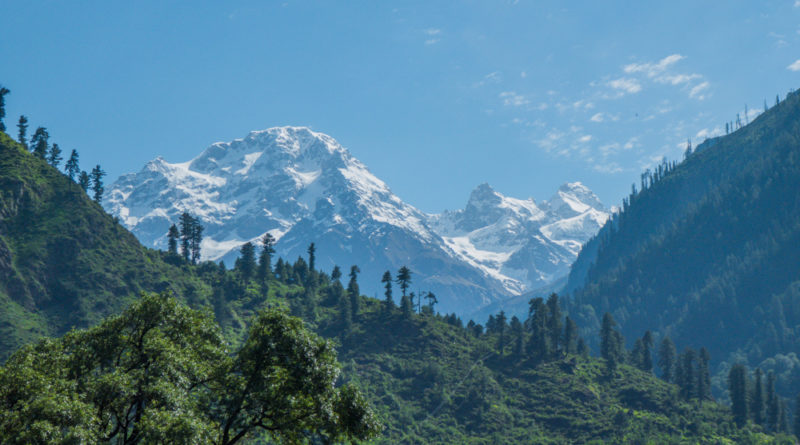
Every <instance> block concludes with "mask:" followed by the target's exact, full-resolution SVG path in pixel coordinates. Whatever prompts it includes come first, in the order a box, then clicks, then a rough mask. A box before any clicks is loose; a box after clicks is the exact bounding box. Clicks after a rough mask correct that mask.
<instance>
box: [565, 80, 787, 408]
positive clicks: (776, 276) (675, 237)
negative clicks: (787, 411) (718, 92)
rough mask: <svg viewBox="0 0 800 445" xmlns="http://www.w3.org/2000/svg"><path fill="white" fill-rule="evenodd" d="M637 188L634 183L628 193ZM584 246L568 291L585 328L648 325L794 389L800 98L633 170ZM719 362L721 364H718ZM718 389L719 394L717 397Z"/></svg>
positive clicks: (722, 370)
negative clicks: (670, 158) (618, 205)
mask: <svg viewBox="0 0 800 445" xmlns="http://www.w3.org/2000/svg"><path fill="white" fill-rule="evenodd" d="M637 186H638V187H637ZM634 188H638V189H639V190H638V191H636V190H634V193H632V194H631V195H630V196H629V197H628V198H627V199H626V200H625V203H624V206H623V210H622V212H621V213H620V214H619V215H617V217H616V218H614V220H613V221H610V222H609V223H608V224H606V226H605V227H604V228H603V229H602V230H601V232H600V234H599V235H598V236H597V237H596V238H595V239H593V240H592V241H591V242H590V243H589V244H587V246H586V247H585V248H584V250H583V252H582V253H581V255H580V257H579V258H578V261H577V262H576V264H575V265H574V266H573V271H572V273H571V275H570V278H569V283H568V285H567V289H568V290H570V291H571V293H572V295H573V297H574V298H573V302H574V306H573V307H572V308H571V313H572V314H573V315H574V316H575V318H576V319H577V320H579V323H581V324H582V325H583V326H584V329H585V332H591V331H592V330H593V329H596V328H597V326H599V323H600V317H601V314H603V313H604V312H606V311H608V312H611V313H612V314H613V315H614V317H615V318H616V320H617V321H618V322H619V323H620V325H621V327H622V331H623V333H625V334H626V335H628V336H630V335H634V334H635V333H638V332H640V331H641V330H643V329H654V330H655V332H656V336H664V335H668V336H670V337H672V339H673V340H675V341H676V343H678V344H684V345H691V346H695V347H696V346H699V345H701V344H702V345H705V346H706V347H707V348H708V349H709V351H710V352H711V356H712V357H714V361H713V363H714V365H715V366H716V369H717V370H718V372H719V377H718V378H717V379H716V381H717V385H716V386H717V389H718V390H720V389H723V388H725V385H727V383H726V382H725V381H724V378H723V377H724V376H727V370H728V368H729V367H730V365H732V364H733V363H743V364H747V365H749V366H750V367H751V369H752V368H753V367H756V366H758V367H760V368H762V369H765V370H769V371H772V372H774V373H775V375H776V376H777V388H778V391H779V392H780V393H782V394H783V395H784V396H786V397H794V394H796V393H797V391H798V390H800V360H798V358H797V355H796V354H797V353H798V352H799V351H798V344H800V343H798V339H799V336H800V249H798V246H800V95H798V94H796V93H794V94H790V95H788V96H787V97H786V99H785V100H784V101H782V102H780V103H776V104H775V106H773V107H772V108H770V109H769V110H765V112H764V113H763V114H761V115H760V116H759V117H758V118H757V119H755V120H754V121H753V122H751V123H750V124H749V125H745V126H743V127H742V128H738V129H736V131H734V132H732V133H731V134H729V135H726V136H722V137H718V138H715V139H711V140H708V141H706V142H705V143H703V144H701V145H700V146H699V147H697V149H696V150H695V151H694V152H690V153H689V154H688V156H687V158H686V159H685V160H684V161H683V162H681V163H680V164H677V163H664V164H662V165H660V166H658V168H657V169H656V170H655V171H653V172H646V173H645V174H643V175H642V181H641V184H637V185H636V186H635V187H634ZM721 362H723V363H721ZM719 394H722V393H721V392H720V391H718V395H719Z"/></svg>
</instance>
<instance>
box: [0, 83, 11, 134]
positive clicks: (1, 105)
mask: <svg viewBox="0 0 800 445" xmlns="http://www.w3.org/2000/svg"><path fill="white" fill-rule="evenodd" d="M10 92H11V90H9V89H8V88H6V87H4V86H2V85H0V131H6V124H5V123H4V122H3V119H5V118H6V95H7V94H8V93H10Z"/></svg>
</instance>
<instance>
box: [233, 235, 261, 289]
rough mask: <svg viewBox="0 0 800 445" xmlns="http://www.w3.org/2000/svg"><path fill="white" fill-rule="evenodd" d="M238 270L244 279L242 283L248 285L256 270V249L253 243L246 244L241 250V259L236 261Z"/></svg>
mask: <svg viewBox="0 0 800 445" xmlns="http://www.w3.org/2000/svg"><path fill="white" fill-rule="evenodd" d="M235 267H236V269H237V270H238V271H239V275H241V277H242V281H244V282H245V283H247V282H248V281H250V278H252V277H253V274H254V272H255V270H256V248H255V246H253V243H251V242H249V241H248V242H246V243H244V244H242V247H241V248H240V249H239V258H237V260H236V266H235Z"/></svg>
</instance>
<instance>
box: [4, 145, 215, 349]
mask: <svg viewBox="0 0 800 445" xmlns="http://www.w3.org/2000/svg"><path fill="white" fill-rule="evenodd" d="M162 257H163V255H162V254H161V253H159V252H157V251H154V250H150V249H146V248H144V247H142V246H141V245H140V244H139V242H138V241H137V240H136V238H135V237H134V236H133V235H132V234H131V233H130V232H128V231H127V230H126V229H125V228H123V227H122V226H120V225H119V224H118V223H116V222H115V221H114V220H113V219H112V217H111V216H109V215H108V214H106V213H105V212H104V211H103V209H102V208H101V207H100V206H99V205H98V204H96V203H95V202H93V201H92V200H91V199H89V197H88V196H87V195H86V193H85V192H84V191H83V190H82V189H81V188H80V187H79V186H78V185H77V184H75V183H74V182H73V181H71V180H70V179H69V178H67V177H66V176H65V175H63V174H62V173H60V172H59V171H57V170H56V169H54V168H53V167H51V166H50V165H48V164H47V163H46V162H45V161H44V160H41V159H38V158H37V157H35V156H32V155H31V154H29V153H28V152H27V151H26V150H25V149H24V147H22V146H21V145H19V144H17V143H16V142H14V141H13V140H12V139H11V138H10V137H8V135H6V134H5V133H2V132H0V360H4V359H5V358H6V357H7V356H8V354H9V352H10V351H13V350H15V349H16V348H18V347H19V346H20V345H22V344H25V343H28V342H30V341H31V340H32V339H34V338H37V337H39V336H42V335H60V334H63V333H64V332H66V331H67V330H68V329H69V328H71V327H73V326H76V327H86V326H89V325H93V324H95V323H97V322H98V321H99V320H101V319H102V318H103V317H105V316H107V315H109V314H112V313H117V312H119V311H120V310H121V309H122V308H123V307H125V306H126V305H127V304H128V303H130V302H131V301H132V299H133V298H135V297H136V296H138V295H139V294H140V293H141V292H142V291H151V292H153V291H164V290H172V291H174V292H175V293H176V294H179V295H181V296H182V297H183V298H185V299H186V301H189V302H191V303H193V304H199V303H204V302H206V301H207V298H208V296H209V295H210V287H209V286H208V285H207V284H205V283H203V282H202V281H200V280H198V279H196V278H194V276H193V274H192V273H190V272H188V266H186V265H178V266H176V265H171V264H168V263H166V262H165V261H164V260H163V259H162Z"/></svg>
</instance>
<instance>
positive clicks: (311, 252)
mask: <svg viewBox="0 0 800 445" xmlns="http://www.w3.org/2000/svg"><path fill="white" fill-rule="evenodd" d="M316 252H317V247H316V246H315V245H314V243H311V244H309V245H308V270H309V271H310V272H314V267H316V263H317V257H316V255H315V254H316Z"/></svg>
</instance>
